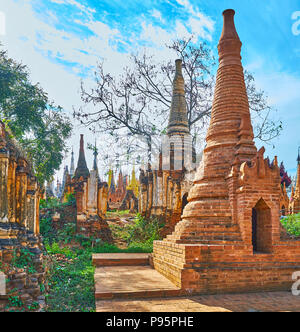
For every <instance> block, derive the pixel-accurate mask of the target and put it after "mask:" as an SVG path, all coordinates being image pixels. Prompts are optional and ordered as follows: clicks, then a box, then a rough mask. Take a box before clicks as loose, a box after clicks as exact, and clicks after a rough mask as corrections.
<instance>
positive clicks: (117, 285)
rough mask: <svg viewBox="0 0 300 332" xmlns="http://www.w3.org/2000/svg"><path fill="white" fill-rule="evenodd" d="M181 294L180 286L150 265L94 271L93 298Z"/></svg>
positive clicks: (111, 267) (130, 297) (113, 267)
mask: <svg viewBox="0 0 300 332" xmlns="http://www.w3.org/2000/svg"><path fill="white" fill-rule="evenodd" d="M180 294H181V290H180V288H178V287H176V286H174V284H173V283H172V282H171V281H169V280H168V279H166V278H165V277H164V276H162V275H161V274H160V273H159V272H157V271H156V270H154V269H152V268H151V267H150V266H128V267H126V266H110V267H101V268H97V269H96V271H95V298H96V300H107V299H125V298H126V299H137V298H162V297H172V296H178V295H180Z"/></svg>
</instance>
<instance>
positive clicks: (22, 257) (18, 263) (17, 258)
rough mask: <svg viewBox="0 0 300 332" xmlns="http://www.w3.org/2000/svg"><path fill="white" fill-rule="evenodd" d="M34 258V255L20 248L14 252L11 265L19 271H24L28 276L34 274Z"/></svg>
mask: <svg viewBox="0 0 300 332" xmlns="http://www.w3.org/2000/svg"><path fill="white" fill-rule="evenodd" d="M34 257H35V254H33V253H32V252H31V251H30V250H28V249H27V248H22V249H20V251H19V252H18V253H17V252H16V251H15V252H14V255H13V259H12V265H13V266H15V267H17V268H19V269H26V270H27V272H28V273H29V274H33V273H36V269H35V266H34Z"/></svg>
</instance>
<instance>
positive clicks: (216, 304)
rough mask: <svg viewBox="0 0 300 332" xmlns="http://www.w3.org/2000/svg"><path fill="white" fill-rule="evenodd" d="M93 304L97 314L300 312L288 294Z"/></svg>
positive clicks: (299, 302) (297, 299)
mask: <svg viewBox="0 0 300 332" xmlns="http://www.w3.org/2000/svg"><path fill="white" fill-rule="evenodd" d="M96 304H97V312H220V311H223V312H232V311H233V312H251V311H270V312H273V311H275V312H279V311H295V312H300V296H293V295H292V294H291V293H288V292H274V293H253V294H232V295H205V296H195V297H190V298H187V297H184V298H164V299H142V300H129V299H127V300H109V301H107V300H105V301H97V302H96Z"/></svg>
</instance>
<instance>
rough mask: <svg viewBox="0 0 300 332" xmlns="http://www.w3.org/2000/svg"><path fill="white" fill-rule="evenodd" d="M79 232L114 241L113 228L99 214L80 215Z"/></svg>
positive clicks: (78, 218)
mask: <svg viewBox="0 0 300 332" xmlns="http://www.w3.org/2000/svg"><path fill="white" fill-rule="evenodd" d="M77 232H78V233H79V234H83V235H85V236H88V237H94V238H97V239H101V240H103V241H104V242H109V243H111V242H113V238H112V234H111V230H110V228H109V226H108V223H107V222H106V221H105V220H103V219H102V218H100V217H99V216H98V215H90V216H87V215H84V214H81V215H78V216H77Z"/></svg>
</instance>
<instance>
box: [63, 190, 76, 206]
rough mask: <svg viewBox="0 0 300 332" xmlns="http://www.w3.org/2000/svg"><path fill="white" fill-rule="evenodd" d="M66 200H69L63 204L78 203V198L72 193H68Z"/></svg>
mask: <svg viewBox="0 0 300 332" xmlns="http://www.w3.org/2000/svg"><path fill="white" fill-rule="evenodd" d="M66 200H67V201H66V202H65V203H64V204H63V206H69V205H74V204H75V203H76V198H75V196H74V194H72V193H70V194H67V195H66Z"/></svg>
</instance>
